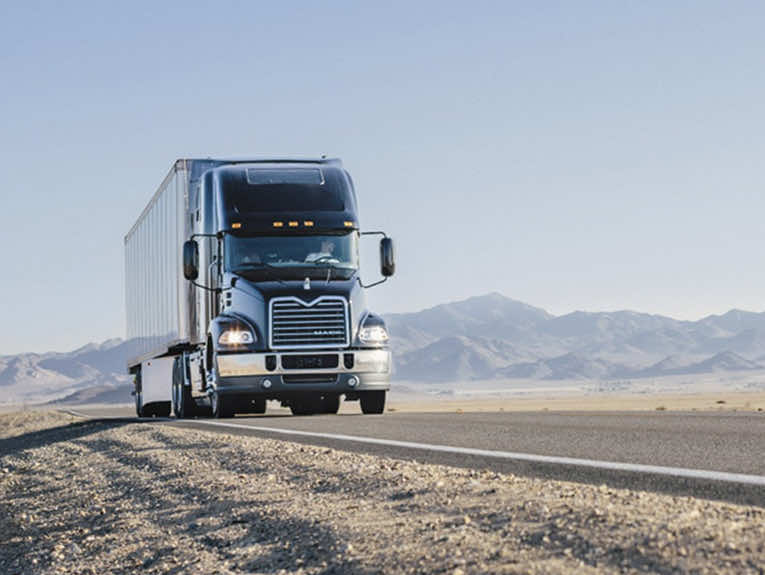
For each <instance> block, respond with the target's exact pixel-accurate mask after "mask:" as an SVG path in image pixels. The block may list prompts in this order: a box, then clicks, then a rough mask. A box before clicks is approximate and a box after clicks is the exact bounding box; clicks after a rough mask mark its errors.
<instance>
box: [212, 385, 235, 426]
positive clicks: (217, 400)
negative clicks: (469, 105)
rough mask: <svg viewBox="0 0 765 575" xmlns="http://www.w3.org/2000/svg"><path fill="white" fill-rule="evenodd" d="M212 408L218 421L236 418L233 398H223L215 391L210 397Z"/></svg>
mask: <svg viewBox="0 0 765 575" xmlns="http://www.w3.org/2000/svg"><path fill="white" fill-rule="evenodd" d="M210 407H211V408H212V415H213V417H215V418H216V419H224V418H229V417H234V409H233V404H232V400H231V398H226V397H223V396H221V395H220V394H219V393H218V392H217V391H213V392H212V395H211V396H210Z"/></svg>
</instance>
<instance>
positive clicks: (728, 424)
mask: <svg viewBox="0 0 765 575" xmlns="http://www.w3.org/2000/svg"><path fill="white" fill-rule="evenodd" d="M75 411H78V412H80V413H84V414H87V415H89V416H91V417H102V416H104V417H108V416H125V417H127V416H130V415H131V410H129V409H122V410H115V409H108V410H107V409H100V410H99V409H85V408H83V409H76V410H75ZM154 422H155V423H157V424H165V425H176V426H183V427H190V428H196V429H207V430H213V431H220V432H225V433H235V434H247V435H259V436H267V437H275V438H282V439H285V438H287V439H290V440H293V441H301V442H306V443H312V444H319V445H326V446H330V447H336V448H339V449H345V450H359V451H364V452H368V453H377V454H381V455H386V456H392V457H399V458H405V459H416V460H418V461H423V462H432V463H442V464H447V465H458V466H463V467H475V468H482V469H493V470H496V471H502V472H509V473H516V474H522V475H531V476H536V477H542V478H549V479H561V480H569V481H581V482H588V483H596V484H608V485H612V486H616V487H627V488H632V489H644V490H651V491H661V492H666V493H673V494H677V495H692V496H696V497H705V498H712V499H722V500H728V501H733V502H738V503H748V504H754V505H758V506H763V507H765V414H758V413H748V414H745V413H725V412H719V413H702V412H692V413H677V412H656V413H653V412H645V413H643V412H581V413H580V412H560V413H555V412H538V413H533V412H499V413H486V412H482V413H459V414H458V413H386V414H385V415H382V416H362V415H356V414H344V415H337V416H313V417H292V416H289V415H281V414H280V415H265V416H237V417H236V418H234V419H230V420H208V419H197V420H186V421H176V420H172V419H171V420H155V421H154ZM220 424H223V425H220Z"/></svg>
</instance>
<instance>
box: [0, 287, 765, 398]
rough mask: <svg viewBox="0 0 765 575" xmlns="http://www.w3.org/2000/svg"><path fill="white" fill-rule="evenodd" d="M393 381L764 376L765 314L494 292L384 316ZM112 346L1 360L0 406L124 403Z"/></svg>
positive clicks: (132, 346) (119, 363)
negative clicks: (648, 309) (604, 308)
mask: <svg viewBox="0 0 765 575" xmlns="http://www.w3.org/2000/svg"><path fill="white" fill-rule="evenodd" d="M386 319H387V322H388V326H389V328H390V331H391V338H392V339H391V341H392V346H393V350H394V359H395V361H394V363H395V379H397V380H399V381H410V382H449V381H460V380H466V379H516V378H523V379H540V380H554V379H591V380H613V379H634V378H648V377H662V376H668V375H695V374H702V373H715V372H732V371H753V370H760V369H765V313H754V312H746V311H740V310H732V311H729V312H728V313H726V314H724V315H720V316H709V317H706V318H704V319H701V320H699V321H695V322H694V321H679V320H675V319H672V318H669V317H664V316H659V315H650V314H643V313H636V312H631V311H617V312H580V311H578V312H573V313H570V314H566V315H562V316H554V315H551V314H549V313H547V312H546V311H544V310H543V309H539V308H535V307H532V306H530V305H528V304H525V303H522V302H519V301H515V300H513V299H510V298H507V297H505V296H503V295H500V294H497V293H492V294H488V295H484V296H479V297H474V298H470V299H467V300H464V301H459V302H455V303H449V304H443V305H439V306H436V307H433V308H430V309H426V310H423V311H420V312H416V313H407V314H391V315H388V316H387V317H386ZM137 348H138V346H137V342H136V341H123V340H119V339H112V340H108V341H106V342H103V343H101V344H90V345H87V346H85V347H82V348H79V349H77V350H75V351H73V352H69V353H44V354H36V353H25V354H19V355H13V356H0V391H2V395H1V396H0V403H11V402H21V401H27V402H41V401H51V400H55V401H63V402H72V403H81V402H86V401H87V402H102V401H103V402H109V403H111V402H115V401H125V402H129V401H131V397H130V385H129V383H130V377H129V376H128V375H127V374H126V373H125V362H126V359H127V358H128V357H131V356H135V355H137Z"/></svg>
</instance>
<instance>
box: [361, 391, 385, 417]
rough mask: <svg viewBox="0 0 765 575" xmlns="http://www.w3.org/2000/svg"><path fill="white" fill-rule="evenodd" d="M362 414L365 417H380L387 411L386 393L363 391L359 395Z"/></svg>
mask: <svg viewBox="0 0 765 575" xmlns="http://www.w3.org/2000/svg"><path fill="white" fill-rule="evenodd" d="M359 400H360V402H361V413H363V414H365V415H379V414H381V413H382V412H384V411H385V392H384V391H362V392H360V393H359Z"/></svg>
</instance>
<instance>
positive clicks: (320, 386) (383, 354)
mask: <svg viewBox="0 0 765 575" xmlns="http://www.w3.org/2000/svg"><path fill="white" fill-rule="evenodd" d="M306 356H324V357H328V356H330V357H331V356H336V358H337V360H336V361H333V362H330V363H331V364H332V367H326V368H321V367H306V368H305V369H299V368H296V365H297V366H299V365H300V363H297V364H296V362H295V360H296V359H297V358H298V357H306ZM349 356H352V361H350V362H349ZM285 358H288V359H286V361H285ZM217 361H218V364H217V375H218V378H217V389H218V392H219V393H224V394H259V395H261V394H262V395H267V396H277V395H284V394H291V393H301V392H322V393H352V392H358V391H367V390H387V389H389V388H390V373H391V354H390V351H389V350H387V349H365V350H344V351H340V352H326V351H321V352H318V351H317V352H314V353H313V354H310V353H305V352H301V353H297V352H290V353H277V352H272V353H268V352H267V353H233V354H225V355H224V354H220V355H218V356H217ZM306 363H307V364H310V362H306ZM285 364H287V365H290V364H291V367H292V368H293V369H288V368H285ZM269 368H271V369H269Z"/></svg>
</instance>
